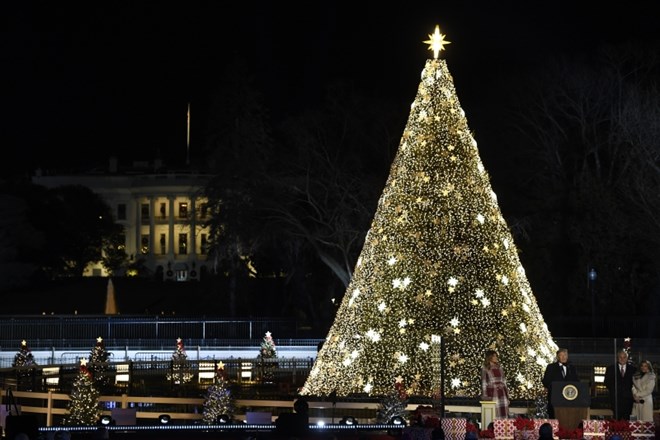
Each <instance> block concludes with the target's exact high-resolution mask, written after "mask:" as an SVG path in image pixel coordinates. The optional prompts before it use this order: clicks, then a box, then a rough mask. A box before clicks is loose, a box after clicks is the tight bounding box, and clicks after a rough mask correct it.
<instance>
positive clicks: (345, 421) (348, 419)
mask: <svg viewBox="0 0 660 440" xmlns="http://www.w3.org/2000/svg"><path fill="white" fill-rule="evenodd" d="M339 423H340V424H342V425H357V424H358V421H357V419H356V418H355V417H351V416H346V417H344V418H343V419H341V420H340V421H339Z"/></svg>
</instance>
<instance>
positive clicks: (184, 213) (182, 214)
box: [179, 202, 188, 218]
mask: <svg viewBox="0 0 660 440" xmlns="http://www.w3.org/2000/svg"><path fill="white" fill-rule="evenodd" d="M179 218H188V202H181V203H179Z"/></svg>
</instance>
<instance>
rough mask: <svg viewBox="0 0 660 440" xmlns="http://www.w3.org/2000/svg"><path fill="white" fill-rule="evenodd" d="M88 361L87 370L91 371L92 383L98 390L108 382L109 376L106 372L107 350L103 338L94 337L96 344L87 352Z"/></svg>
mask: <svg viewBox="0 0 660 440" xmlns="http://www.w3.org/2000/svg"><path fill="white" fill-rule="evenodd" d="M89 362H90V364H89V368H88V370H89V371H90V372H91V373H92V376H93V378H94V383H95V384H96V386H97V387H98V388H99V390H103V389H105V388H106V387H107V386H108V384H109V383H110V377H109V376H108V374H107V371H108V350H106V348H105V344H104V343H103V338H102V337H100V336H99V337H98V338H96V345H95V346H94V347H93V348H92V351H91V352H90V354H89Z"/></svg>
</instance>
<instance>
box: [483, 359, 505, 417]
mask: <svg viewBox="0 0 660 440" xmlns="http://www.w3.org/2000/svg"><path fill="white" fill-rule="evenodd" d="M481 399H482V400H494V401H496V402H497V405H496V407H495V416H496V418H498V419H506V418H507V417H509V389H508V388H507V386H506V378H505V377H504V371H503V370H502V367H501V366H500V362H499V359H498V357H497V352H496V351H494V350H486V356H485V360H484V365H483V367H482V368H481Z"/></svg>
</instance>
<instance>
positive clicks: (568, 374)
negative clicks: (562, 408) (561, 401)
mask: <svg viewBox="0 0 660 440" xmlns="http://www.w3.org/2000/svg"><path fill="white" fill-rule="evenodd" d="M578 380H580V379H579V378H578V375H577V370H576V369H575V366H573V365H571V364H569V363H568V349H566V348H560V349H559V350H557V362H553V363H551V364H548V366H546V367H545V372H544V373H543V380H542V381H541V382H542V383H543V386H544V387H545V389H546V391H547V393H548V417H549V418H551V419H554V418H555V408H554V407H553V406H552V382H565V381H574V382H577V381H578Z"/></svg>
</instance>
